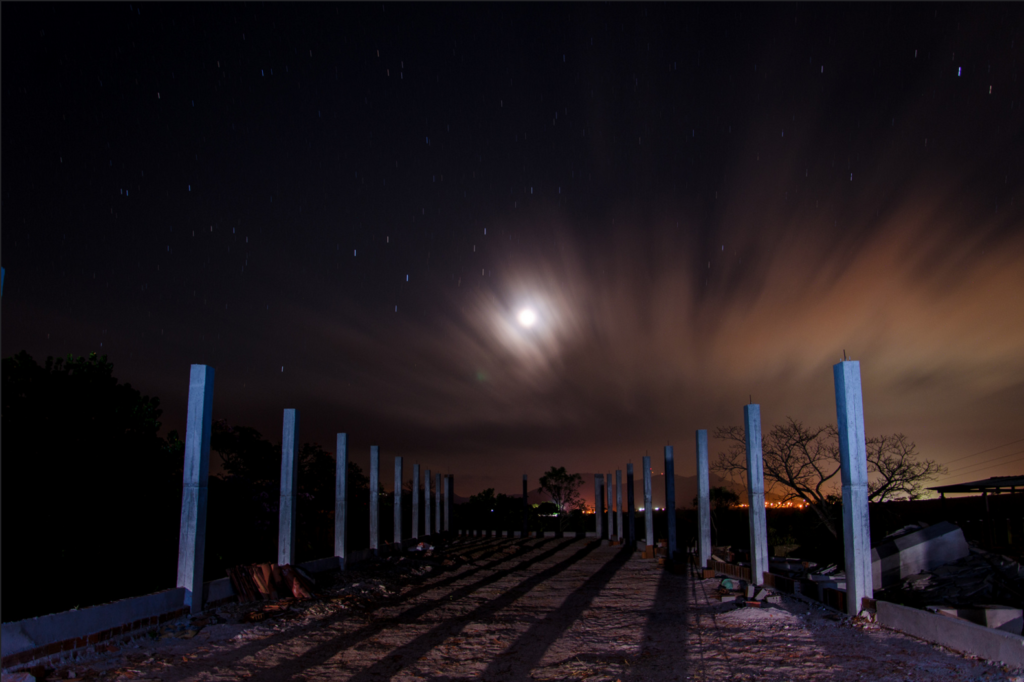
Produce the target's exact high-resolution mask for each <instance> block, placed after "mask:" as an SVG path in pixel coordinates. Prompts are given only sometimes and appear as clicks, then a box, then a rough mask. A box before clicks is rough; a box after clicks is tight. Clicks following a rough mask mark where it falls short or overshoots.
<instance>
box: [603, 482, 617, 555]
mask: <svg viewBox="0 0 1024 682" xmlns="http://www.w3.org/2000/svg"><path fill="white" fill-rule="evenodd" d="M604 480H605V486H604V487H605V497H606V498H607V499H608V506H607V507H605V513H606V514H607V516H606V517H605V521H607V523H606V524H605V525H606V526H607V533H608V539H609V540H611V539H612V538H614V537H615V536H614V535H613V534H612V475H611V474H608V475H606V476H605V477H604Z"/></svg>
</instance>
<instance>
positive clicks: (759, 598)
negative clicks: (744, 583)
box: [754, 589, 768, 601]
mask: <svg viewBox="0 0 1024 682" xmlns="http://www.w3.org/2000/svg"><path fill="white" fill-rule="evenodd" d="M767 596H768V590H765V589H761V590H758V591H757V594H755V595H754V601H764V600H765V598H766V597H767Z"/></svg>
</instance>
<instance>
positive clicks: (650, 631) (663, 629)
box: [625, 570, 693, 682]
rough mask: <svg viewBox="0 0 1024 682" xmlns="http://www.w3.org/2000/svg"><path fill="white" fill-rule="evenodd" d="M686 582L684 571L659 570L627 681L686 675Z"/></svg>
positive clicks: (688, 663) (680, 677)
mask: <svg viewBox="0 0 1024 682" xmlns="http://www.w3.org/2000/svg"><path fill="white" fill-rule="evenodd" d="M689 584H690V580H689V579H688V578H687V576H686V575H683V574H680V573H674V572H672V571H669V570H666V571H663V572H662V574H661V578H659V579H658V589H657V592H656V594H655V597H654V602H653V604H652V605H651V610H650V613H648V614H647V623H646V624H645V625H644V632H643V636H642V639H641V642H640V653H639V655H638V656H637V657H636V658H634V659H633V660H632V661H631V662H630V668H629V674H628V675H627V676H626V678H625V679H626V680H627V682H632V681H635V682H641V681H643V680H652V679H658V680H660V679H680V680H681V679H686V678H687V675H688V673H689V672H690V668H691V665H690V662H689V661H688V660H687V655H688V654H689V652H690V651H691V650H692V648H693V647H692V645H691V643H690V633H689V630H688V628H687V625H686V620H687V616H688V612H689V608H688V606H687V598H688V595H687V588H688V586H689Z"/></svg>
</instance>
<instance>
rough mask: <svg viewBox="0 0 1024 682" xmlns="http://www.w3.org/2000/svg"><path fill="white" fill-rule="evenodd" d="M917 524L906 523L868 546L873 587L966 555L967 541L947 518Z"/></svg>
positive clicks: (875, 587)
mask: <svg viewBox="0 0 1024 682" xmlns="http://www.w3.org/2000/svg"><path fill="white" fill-rule="evenodd" d="M921 526H924V524H921ZM921 526H907V527H905V528H903V529H901V530H900V531H897V532H896V533H894V534H892V535H890V536H888V537H887V538H886V539H885V540H884V541H883V542H881V543H880V544H878V545H877V546H875V547H874V548H872V550H871V576H872V582H873V583H874V589H875V590H881V589H883V588H886V587H890V586H892V585H895V584H898V583H899V582H901V581H903V580H905V579H906V578H907V577H909V576H913V575H917V574H919V573H923V572H925V571H931V570H932V569H935V568H938V567H939V566H943V565H945V564H949V563H952V562H954V561H957V560H958V559H962V558H963V557H965V556H967V555H968V553H969V551H970V550H969V549H968V547H967V540H965V539H964V532H963V531H962V530H961V529H960V528H959V527H958V526H954V525H953V524H952V523H949V522H948V521H941V522H939V523H936V524H934V525H931V526H924V527H921Z"/></svg>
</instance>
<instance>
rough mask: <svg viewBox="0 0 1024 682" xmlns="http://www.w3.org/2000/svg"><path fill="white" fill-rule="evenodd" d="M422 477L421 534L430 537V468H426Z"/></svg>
mask: <svg viewBox="0 0 1024 682" xmlns="http://www.w3.org/2000/svg"><path fill="white" fill-rule="evenodd" d="M426 474H427V475H426V476H424V477H423V535H424V536H425V537H428V538H429V537H430V533H431V531H432V528H431V526H430V469H427V471H426Z"/></svg>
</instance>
